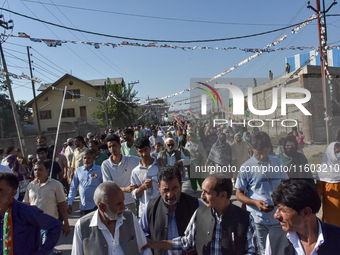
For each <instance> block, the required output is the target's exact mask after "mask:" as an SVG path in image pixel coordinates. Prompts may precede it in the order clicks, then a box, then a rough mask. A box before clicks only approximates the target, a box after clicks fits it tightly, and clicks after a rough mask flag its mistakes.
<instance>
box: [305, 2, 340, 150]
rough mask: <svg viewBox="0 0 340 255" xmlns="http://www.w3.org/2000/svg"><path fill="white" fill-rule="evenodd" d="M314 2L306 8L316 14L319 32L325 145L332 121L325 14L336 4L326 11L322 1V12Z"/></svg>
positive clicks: (328, 140)
mask: <svg viewBox="0 0 340 255" xmlns="http://www.w3.org/2000/svg"><path fill="white" fill-rule="evenodd" d="M315 1H316V8H314V7H313V6H311V5H310V1H308V6H307V8H309V9H312V10H313V11H314V12H315V13H316V14H318V31H319V47H320V58H321V79H322V92H323V105H324V108H325V118H324V120H325V123H326V136H327V144H329V143H330V137H329V136H330V135H329V133H330V132H329V126H330V123H329V122H330V120H331V119H332V101H331V100H332V98H333V95H332V94H333V91H332V90H331V86H332V85H331V84H329V85H328V82H327V74H326V72H327V70H328V61H327V26H326V13H327V12H328V11H329V10H330V9H331V8H332V7H333V5H335V4H337V2H336V1H335V0H334V2H333V3H332V4H331V5H330V6H329V7H328V9H327V10H326V7H325V0H322V9H323V10H322V11H321V4H320V0H315Z"/></svg>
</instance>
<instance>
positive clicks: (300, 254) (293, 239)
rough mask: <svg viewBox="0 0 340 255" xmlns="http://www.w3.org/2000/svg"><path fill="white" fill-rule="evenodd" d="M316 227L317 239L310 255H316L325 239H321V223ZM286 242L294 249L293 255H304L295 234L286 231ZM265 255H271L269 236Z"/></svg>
mask: <svg viewBox="0 0 340 255" xmlns="http://www.w3.org/2000/svg"><path fill="white" fill-rule="evenodd" d="M318 226H319V233H318V239H317V241H316V243H315V246H314V249H313V251H312V252H311V254H310V255H318V250H319V247H320V246H321V244H323V243H324V241H325V239H324V237H323V233H322V227H321V223H320V221H319V220H318ZM286 236H287V238H288V240H289V241H290V242H291V243H292V245H293V247H294V249H295V255H306V253H305V250H304V249H303V247H302V244H301V242H300V238H299V236H298V234H297V233H296V232H290V231H288V232H287V234H286ZM266 255H272V248H271V246H270V239H269V235H267V241H266Z"/></svg>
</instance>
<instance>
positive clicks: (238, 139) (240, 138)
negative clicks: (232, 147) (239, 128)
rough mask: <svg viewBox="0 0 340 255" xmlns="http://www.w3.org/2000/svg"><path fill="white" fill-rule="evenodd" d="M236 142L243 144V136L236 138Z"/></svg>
mask: <svg viewBox="0 0 340 255" xmlns="http://www.w3.org/2000/svg"><path fill="white" fill-rule="evenodd" d="M236 142H238V143H240V142H242V136H240V135H238V136H236Z"/></svg>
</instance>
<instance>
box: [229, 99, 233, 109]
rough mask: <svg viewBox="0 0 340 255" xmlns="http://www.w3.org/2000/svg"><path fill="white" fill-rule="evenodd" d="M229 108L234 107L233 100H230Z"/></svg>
mask: <svg viewBox="0 0 340 255" xmlns="http://www.w3.org/2000/svg"><path fill="white" fill-rule="evenodd" d="M229 107H233V99H232V98H229Z"/></svg>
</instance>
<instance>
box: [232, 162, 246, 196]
mask: <svg viewBox="0 0 340 255" xmlns="http://www.w3.org/2000/svg"><path fill="white" fill-rule="evenodd" d="M242 167H246V166H244V165H242V166H241V168H240V171H239V173H238V176H237V179H236V184H235V188H236V189H239V190H243V191H244V190H246V188H247V185H248V178H247V176H246V173H245V172H244V171H241V169H242Z"/></svg>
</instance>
